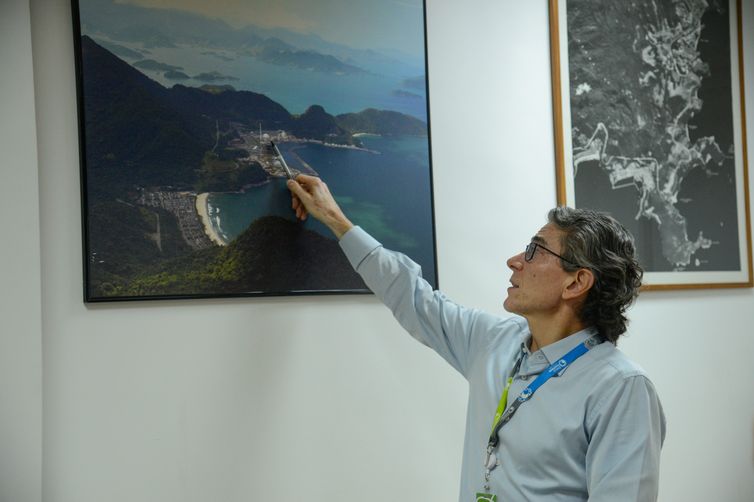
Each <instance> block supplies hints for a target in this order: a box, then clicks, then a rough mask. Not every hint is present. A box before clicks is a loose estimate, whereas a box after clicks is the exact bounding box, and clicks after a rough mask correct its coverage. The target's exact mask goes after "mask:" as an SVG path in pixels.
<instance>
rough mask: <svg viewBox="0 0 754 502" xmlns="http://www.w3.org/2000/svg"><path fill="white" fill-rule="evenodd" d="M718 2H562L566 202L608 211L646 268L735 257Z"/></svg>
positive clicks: (696, 267) (728, 110) (724, 44)
mask: <svg viewBox="0 0 754 502" xmlns="http://www.w3.org/2000/svg"><path fill="white" fill-rule="evenodd" d="M729 7H730V6H729V3H728V0H709V1H707V0H631V1H627V0H602V1H600V2H594V1H592V0H567V2H566V16H567V44H568V68H569V69H568V73H569V75H568V81H569V89H570V93H569V99H570V109H571V116H570V120H571V123H570V135H571V145H572V169H573V171H572V173H571V175H572V176H573V180H574V181H573V197H574V199H575V200H574V203H575V206H576V207H590V208H594V209H599V210H603V211H607V212H609V213H611V214H612V215H613V216H615V217H616V218H618V219H619V220H620V221H621V222H622V223H623V224H624V225H625V226H626V227H627V228H628V229H629V230H630V231H631V232H632V233H633V235H634V236H635V238H636V243H637V248H638V253H639V259H640V262H641V263H642V266H643V267H644V268H645V270H646V271H647V272H686V271H739V270H741V268H742V262H743V260H744V259H745V257H742V254H745V253H742V249H744V250H745V249H746V248H745V247H743V248H742V246H741V242H740V239H745V238H746V234H745V233H743V234H741V228H740V218H739V214H738V213H739V211H740V209H739V208H740V207H741V205H742V202H741V201H740V192H737V187H736V183H737V176H736V162H737V161H738V162H740V161H741V159H736V155H735V151H736V150H735V145H734V135H735V132H734V125H733V124H734V120H735V117H734V113H733V100H732V93H733V90H732V84H731V81H732V78H731V59H732V58H731V48H730V47H731V46H730V43H731V28H730V22H729V19H730V11H729ZM565 28H566V27H563V26H561V28H560V29H561V30H563V29H565ZM561 40H562V38H561ZM561 51H562V48H561ZM565 120H566V121H567V117H566V118H565ZM565 127H566V128H568V124H567V123H566V125H565ZM738 183H742V181H741V180H740V179H739V180H738ZM738 188H739V189H740V187H738ZM737 193H738V194H739V195H738V196H737ZM737 197H738V198H737Z"/></svg>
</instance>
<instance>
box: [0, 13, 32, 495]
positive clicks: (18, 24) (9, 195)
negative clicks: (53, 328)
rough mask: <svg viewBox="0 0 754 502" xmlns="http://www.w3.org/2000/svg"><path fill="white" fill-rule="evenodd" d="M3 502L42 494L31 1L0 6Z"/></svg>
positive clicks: (0, 441)
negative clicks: (0, 67)
mask: <svg viewBox="0 0 754 502" xmlns="http://www.w3.org/2000/svg"><path fill="white" fill-rule="evenodd" d="M0 65H1V66H2V69H1V70H0V114H1V115H0V152H1V153H0V155H1V157H0V158H2V161H0V187H2V197H0V228H1V229H2V235H3V237H2V245H1V246H0V274H1V275H0V277H2V279H1V281H2V282H0V284H2V287H0V502H27V501H29V502H31V501H38V500H40V498H41V493H42V483H41V482H42V470H41V466H42V318H41V290H40V288H41V286H40V277H39V274H40V271H39V269H40V267H39V190H38V180H37V132H36V123H35V117H34V74H33V71H32V50H31V24H30V13H29V2H28V1H27V0H7V1H2V2H0Z"/></svg>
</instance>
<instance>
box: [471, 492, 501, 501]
mask: <svg viewBox="0 0 754 502" xmlns="http://www.w3.org/2000/svg"><path fill="white" fill-rule="evenodd" d="M474 502H497V495H492V494H491V493H477V494H476V499H474Z"/></svg>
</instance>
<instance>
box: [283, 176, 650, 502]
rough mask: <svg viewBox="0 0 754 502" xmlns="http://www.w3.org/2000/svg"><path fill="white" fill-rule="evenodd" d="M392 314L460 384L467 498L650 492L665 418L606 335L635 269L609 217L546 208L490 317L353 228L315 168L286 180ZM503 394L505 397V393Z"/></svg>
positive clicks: (637, 273)
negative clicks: (500, 313) (498, 309)
mask: <svg viewBox="0 0 754 502" xmlns="http://www.w3.org/2000/svg"><path fill="white" fill-rule="evenodd" d="M288 187H289V189H290V190H291V192H292V193H293V208H294V210H295V211H296V215H297V217H298V218H300V219H302V220H303V219H305V218H306V217H307V215H309V214H311V215H312V216H314V217H315V218H317V219H318V220H320V221H322V222H323V223H324V224H325V225H327V226H328V227H329V228H330V229H331V230H332V231H333V233H334V234H335V235H336V237H337V238H338V239H339V241H340V246H341V248H342V249H343V251H344V252H345V254H346V256H347V257H348V259H349V261H350V262H351V264H352V265H353V267H354V268H355V269H356V271H357V272H358V273H359V274H360V275H361V277H362V278H363V279H364V281H365V282H366V284H367V285H368V286H369V288H370V289H371V290H372V291H373V292H374V293H375V295H376V296H377V297H378V298H379V299H380V300H381V301H382V302H383V303H384V304H385V305H386V306H388V307H389V308H390V309H391V310H392V311H393V314H394V315H395V317H396V318H397V319H398V321H399V322H400V323H401V325H402V326H403V327H404V328H405V329H406V330H407V331H408V332H409V333H411V335H413V336H414V337H415V338H416V339H418V340H419V341H421V342H422V343H424V344H426V345H428V346H430V347H431V348H433V349H434V350H435V351H437V352H438V353H439V354H440V355H441V356H442V357H443V358H445V359H446V360H447V361H448V362H449V363H450V364H451V365H452V366H453V367H454V368H455V369H457V370H458V371H459V372H460V373H461V374H462V375H463V376H464V377H465V378H466V379H467V380H468V381H469V403H468V415H467V424H466V438H465V444H464V455H463V467H462V475H461V491H460V497H459V500H460V501H463V502H468V501H480V502H492V501H500V502H510V501H540V500H542V501H569V502H570V501H584V500H590V501H608V502H620V501H648V500H656V499H657V492H658V480H659V462H660V448H661V446H662V442H663V440H664V437H665V418H664V415H663V412H662V407H661V405H660V401H659V398H658V396H657V393H656V392H655V389H654V387H653V386H652V383H651V382H650V381H649V380H648V379H647V377H646V375H645V373H644V371H643V370H642V369H641V368H639V367H638V366H637V365H636V364H634V363H633V362H631V361H630V360H628V359H627V358H626V357H625V356H624V355H623V354H622V353H621V352H620V351H618V349H617V348H616V346H615V344H616V342H617V340H618V337H619V336H620V335H622V334H623V333H624V332H625V330H626V323H627V320H626V318H625V317H624V315H623V314H624V312H625V310H626V308H627V307H628V306H629V305H630V304H631V303H632V302H633V300H634V299H635V297H636V295H637V293H638V288H639V285H640V283H641V277H642V270H641V268H640V267H639V265H638V263H637V262H636V259H635V258H634V245H633V239H632V238H631V236H630V235H629V234H628V232H627V231H626V230H625V229H624V228H623V227H622V226H621V225H620V224H619V223H618V222H617V221H615V220H614V219H612V218H611V217H609V216H607V215H604V214H600V213H596V212H593V211H585V210H575V209H570V208H555V209H553V210H552V211H550V213H549V222H548V223H547V224H546V225H545V226H544V227H542V228H541V229H540V230H539V232H537V234H536V235H535V236H534V237H533V238H532V240H531V242H530V243H529V245H528V246H526V250H525V251H524V252H523V253H519V254H517V255H515V256H513V257H511V258H510V259H509V260H508V262H507V264H508V267H509V268H510V269H511V271H512V276H511V280H510V282H511V286H510V287H509V288H508V297H507V298H506V300H505V303H504V306H505V309H506V310H508V311H509V312H511V313H514V314H518V315H519V316H521V317H515V316H514V317H512V318H508V319H503V318H499V317H497V316H493V315H490V314H486V313H484V312H480V311H478V310H474V309H467V308H464V307H462V306H459V305H457V304H455V303H453V302H451V301H450V300H448V299H447V298H446V297H445V296H444V295H443V294H442V293H440V292H438V291H432V288H431V287H430V286H429V284H427V283H426V282H425V281H424V280H422V278H421V269H420V267H419V266H418V265H417V264H415V263H414V262H412V261H411V260H410V259H409V258H407V257H406V256H404V255H402V254H400V253H395V252H392V251H388V250H386V249H384V248H383V247H382V246H381V245H380V244H379V243H378V242H377V241H375V240H374V239H373V238H372V237H370V236H369V235H368V234H366V233H365V232H364V231H363V230H361V229H360V228H359V227H355V226H354V225H353V224H352V223H351V222H350V221H349V220H348V218H347V217H346V216H345V215H344V214H343V212H342V211H341V209H340V208H339V207H338V205H337V204H336V203H335V201H334V199H333V197H332V196H331V194H330V192H329V190H328V188H327V185H326V184H325V183H324V182H322V181H321V180H320V179H318V178H315V177H311V176H304V175H300V176H298V177H297V178H296V180H295V181H289V182H288ZM509 396H510V397H509Z"/></svg>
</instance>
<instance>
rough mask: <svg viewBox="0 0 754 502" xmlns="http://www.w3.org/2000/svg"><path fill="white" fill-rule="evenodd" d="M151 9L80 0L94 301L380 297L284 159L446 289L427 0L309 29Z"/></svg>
mask: <svg viewBox="0 0 754 502" xmlns="http://www.w3.org/2000/svg"><path fill="white" fill-rule="evenodd" d="M148 3H149V2H138V4H141V5H137V2H134V3H131V4H126V3H117V2H115V1H114V0H72V3H71V5H72V12H73V34H74V42H75V56H76V76H77V92H78V119H79V148H80V176H81V199H82V205H81V212H82V235H83V243H82V248H83V249H82V254H83V270H84V301H85V302H108V301H132V300H155V299H184V298H218V297H246V296H286V295H307V294H350V293H356V294H360V293H369V290H368V289H367V288H366V286H365V285H364V283H363V281H362V280H361V278H360V277H359V276H358V274H356V273H355V272H354V271H353V269H352V268H351V266H350V264H349V263H348V261H347V260H346V258H345V256H344V255H343V253H342V251H341V250H340V249H339V246H338V243H337V241H336V240H335V239H334V237H333V236H332V235H331V234H330V233H329V231H328V230H327V229H326V228H325V227H324V226H323V225H321V224H320V223H318V222H316V221H313V219H312V218H309V219H308V220H307V221H306V222H303V223H302V222H299V221H296V219H295V215H294V213H293V211H292V209H291V208H290V194H289V193H288V191H287V188H286V187H285V181H286V179H287V178H286V174H285V170H284V169H283V164H287V165H290V168H291V170H292V171H293V174H294V175H296V174H298V173H304V174H309V175H318V176H321V177H322V179H323V180H325V181H326V182H327V183H328V186H329V187H330V189H331V191H332V193H333V194H334V196H335V197H336V200H337V201H338V202H339V204H340V205H341V206H342V207H343V208H344V210H345V212H346V213H347V214H348V216H349V218H350V219H351V220H352V221H353V222H354V223H355V224H357V225H360V226H361V227H363V228H364V229H365V230H367V231H368V232H369V233H371V234H372V235H373V236H375V237H376V238H377V239H378V240H380V241H381V242H382V243H383V244H384V245H385V246H386V247H389V248H391V249H394V250H397V251H400V252H403V253H405V254H407V255H408V256H409V257H411V258H412V259H413V260H414V261H416V262H417V263H419V264H420V265H421V266H422V270H423V275H424V277H425V278H426V279H427V280H428V281H429V282H430V284H432V285H433V286H434V287H437V283H438V280H437V254H436V245H435V225H434V200H433V193H432V158H431V152H432V150H431V135H430V120H429V85H428V79H427V75H428V71H427V49H426V8H425V4H424V1H423V0H419V1H416V0H411V1H409V2H396V3H393V4H391V5H390V6H388V5H381V6H377V7H379V10H380V13H379V16H378V17H376V18H375V17H373V16H375V12H376V11H374V8H375V6H371V3H369V2H366V1H363V2H362V1H361V0H360V1H358V2H354V3H352V6H351V7H349V9H350V10H348V11H333V12H324V13H323V12H319V13H315V12H313V11H311V12H309V14H311V16H312V17H310V18H307V19H309V20H310V21H311V20H312V19H314V21H312V23H313V24H310V26H308V30H309V31H308V32H302V31H298V30H294V29H293V28H290V27H288V26H287V25H286V23H293V24H294V25H295V19H294V20H293V21H292V20H291V18H290V16H288V17H287V15H286V13H278V14H279V15H280V17H279V19H278V18H275V16H274V15H273V14H274V13H271V14H270V16H268V18H267V19H266V20H265V22H266V23H267V24H266V25H254V24H252V23H251V22H247V21H245V18H244V15H243V14H244V13H241V15H239V13H238V12H235V13H231V12H230V11H228V12H224V10H223V9H224V4H223V2H222V1H220V2H213V3H212V4H211V13H210V12H209V11H208V12H198V11H196V10H189V8H188V7H186V8H183V7H182V2H181V0H175V1H173V2H171V3H170V5H171V7H170V8H154V7H145V6H143V5H145V4H148ZM294 3H295V0H294ZM299 3H300V7H301V9H303V10H304V11H306V9H307V7H306V6H307V5H309V4H311V2H305V1H304V0H301V1H300V2H299ZM289 4H290V2H289ZM165 5H166V4H165V3H164V2H163V3H162V6H163V7H164V6H165ZM192 5H193V7H192V8H194V9H196V8H197V7H196V4H195V3H193V4H192ZM208 5H209V4H208ZM370 6H371V7H370ZM311 7H312V6H310V7H309V8H311ZM313 7H314V8H319V7H317V6H313ZM245 8H248V9H249V14H251V13H252V12H254V9H255V5H254V2H253V1H251V2H247V3H246V4H245ZM391 8H392V9H394V10H393V11H390V12H385V11H386V9H391ZM319 10H321V8H319ZM256 12H259V9H257V11H256ZM306 13H307V12H304V14H306ZM299 14H301V13H299ZM315 14H316V16H315ZM367 14H369V17H365V18H361V17H360V16H361V15H365V16H366V15H367ZM380 16H381V17H380ZM390 16H393V18H392V21H391V18H390ZM302 18H303V17H299V19H302ZM365 19H371V20H372V21H371V22H368V23H365V22H364V21H365ZM317 23H319V24H317ZM323 26H327V27H328V29H325V28H323ZM318 29H319V31H317V30H318ZM396 30H400V32H397V31H396ZM273 142H274V144H275V145H274V146H275V147H277V149H276V148H274V147H273ZM281 161H282V162H281Z"/></svg>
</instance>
